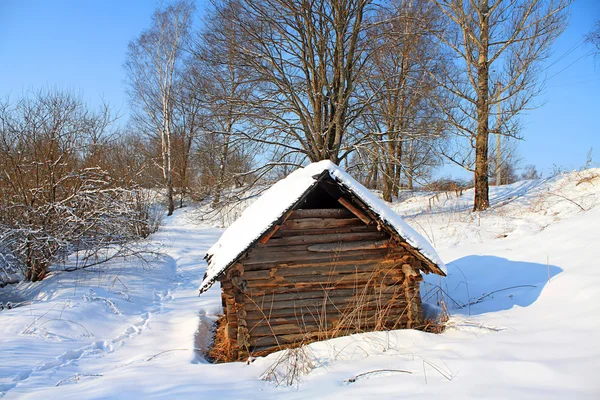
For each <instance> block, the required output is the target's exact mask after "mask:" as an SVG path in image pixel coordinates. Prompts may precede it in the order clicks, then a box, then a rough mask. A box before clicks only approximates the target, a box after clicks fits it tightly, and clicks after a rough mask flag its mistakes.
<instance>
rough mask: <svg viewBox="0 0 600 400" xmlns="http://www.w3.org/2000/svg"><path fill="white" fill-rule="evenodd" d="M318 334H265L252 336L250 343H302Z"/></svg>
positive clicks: (254, 344) (270, 344)
mask: <svg viewBox="0 0 600 400" xmlns="http://www.w3.org/2000/svg"><path fill="white" fill-rule="evenodd" d="M316 336H317V335H316V334H314V333H306V334H295V335H279V336H265V337H259V338H253V337H251V338H250V345H251V346H253V347H256V346H272V345H282V344H290V343H301V342H305V341H310V340H311V338H314V337H316Z"/></svg>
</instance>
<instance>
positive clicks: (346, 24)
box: [217, 0, 372, 163]
mask: <svg viewBox="0 0 600 400" xmlns="http://www.w3.org/2000/svg"><path fill="white" fill-rule="evenodd" d="M233 2H235V3H236V5H235V9H236V10H237V12H236V13H234V14H232V15H231V16H230V21H232V22H233V23H235V25H236V31H239V32H241V33H242V35H243V36H244V38H245V46H243V47H240V48H239V49H238V51H239V52H240V59H241V60H242V63H243V64H244V65H245V66H247V67H248V68H251V69H252V70H253V72H254V73H255V74H256V76H257V79H258V81H259V82H260V87H259V88H258V89H257V90H256V91H255V92H254V96H252V97H251V98H249V99H248V102H249V104H251V105H252V107H253V109H254V111H253V116H254V117H255V118H256V119H257V120H258V121H260V122H261V123H260V124H259V125H256V126H255V130H254V131H253V133H252V139H253V140H256V141H260V142H261V143H264V144H267V145H270V146H275V147H277V148H278V149H280V150H281V152H280V153H279V154H278V155H277V157H278V159H280V160H283V159H286V157H287V156H289V155H290V154H293V153H300V154H303V155H304V156H305V157H307V158H308V159H309V160H311V161H319V160H331V161H333V162H335V163H338V162H339V161H340V160H342V159H344V158H345V157H347V156H348V154H350V153H351V152H352V151H353V150H354V147H353V144H354V143H347V140H349V137H350V135H349V129H350V126H351V125H352V124H353V123H354V121H355V119H356V118H357V116H358V115H359V114H360V111H361V109H362V107H363V105H359V104H356V103H355V102H353V98H354V96H355V93H356V88H357V84H358V82H359V81H360V79H362V76H363V75H362V72H363V68H364V66H365V61H366V58H367V54H368V51H367V49H368V44H369V43H368V42H367V41H366V40H365V32H366V30H367V26H368V25H367V16H368V14H369V12H370V11H369V6H370V4H371V2H372V1H371V0H344V1H332V0H301V1H293V0H260V1H254V0H252V1H250V0H226V1H223V2H221V3H220V4H218V6H217V10H218V12H219V10H227V9H230V8H231V6H230V5H231V3H233ZM223 12H224V11H223ZM358 140H361V138H359V139H358Z"/></svg>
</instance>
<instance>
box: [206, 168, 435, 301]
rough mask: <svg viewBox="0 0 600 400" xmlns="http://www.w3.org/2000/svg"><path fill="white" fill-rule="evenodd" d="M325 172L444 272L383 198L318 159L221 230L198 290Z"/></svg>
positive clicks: (428, 248)
mask: <svg viewBox="0 0 600 400" xmlns="http://www.w3.org/2000/svg"><path fill="white" fill-rule="evenodd" d="M325 171H328V172H329V175H330V176H331V178H333V179H334V180H335V181H336V182H338V183H339V184H340V185H342V186H343V187H344V188H345V189H346V190H348V191H350V192H351V193H352V194H353V195H354V196H356V197H357V198H358V199H360V200H361V201H362V202H363V203H364V204H365V205H366V206H367V207H368V208H369V210H370V211H371V212H372V213H374V214H376V215H377V217H378V218H379V219H380V220H381V221H382V222H383V223H385V224H387V225H388V226H389V227H391V228H392V229H393V230H394V231H396V233H397V234H398V235H399V236H400V237H401V238H403V239H404V240H405V241H406V242H407V243H408V244H410V245H411V246H412V247H414V248H415V249H416V250H418V251H419V253H421V255H423V256H424V257H425V258H426V259H428V260H429V261H431V262H432V263H433V264H434V265H436V266H437V267H438V268H439V269H440V270H441V271H442V272H443V273H444V274H446V266H445V265H444V263H443V262H442V260H441V259H440V258H439V256H438V255H437V253H436V252H435V250H434V249H433V247H432V246H431V244H430V243H429V242H428V241H427V240H426V239H425V238H424V237H423V236H421V235H420V234H419V233H417V232H416V231H415V230H414V229H413V228H411V227H410V226H409V225H408V224H407V223H406V222H404V221H403V220H402V218H400V216H398V215H397V214H396V213H395V212H393V211H392V210H391V209H390V208H389V207H388V206H387V205H386V204H385V202H384V201H383V200H381V199H379V198H377V197H376V196H375V195H374V194H373V193H372V192H371V191H370V190H368V189H367V188H365V187H364V186H363V185H361V184H360V183H358V182H357V181H356V180H355V179H354V178H352V177H351V176H350V175H348V174H347V173H346V172H345V171H344V170H343V169H342V168H340V167H339V166H337V165H335V164H334V163H332V162H331V161H320V162H317V163H312V164H309V165H308V166H306V167H304V168H299V169H297V170H296V171H294V172H292V173H291V174H290V175H288V177H287V178H285V179H282V180H280V181H279V182H277V183H275V184H274V185H273V186H272V187H271V188H269V189H268V190H267V191H265V192H264V193H263V194H262V195H261V197H260V198H259V199H258V200H256V201H255V202H254V203H252V204H251V205H250V206H249V207H248V208H247V209H246V210H245V211H244V212H243V214H242V215H241V216H240V217H239V218H238V219H237V220H236V221H235V222H234V223H233V224H232V225H231V226H230V227H229V228H228V229H227V230H226V231H225V232H224V233H223V235H222V236H221V237H220V238H219V240H218V241H217V243H215V244H214V245H213V246H212V247H211V248H210V249H209V250H208V252H207V254H206V259H207V260H208V267H207V269H206V274H205V276H204V279H203V281H202V284H201V285H200V292H204V291H205V290H207V289H208V288H209V287H210V286H212V284H213V283H214V282H215V281H216V279H217V278H218V277H219V276H220V275H221V274H222V273H223V272H224V271H225V270H226V269H227V268H228V267H229V266H231V265H232V264H233V263H234V262H236V261H237V260H238V258H239V257H240V256H242V255H243V253H244V252H246V250H248V248H249V247H251V246H252V245H253V244H254V243H255V242H256V241H257V240H259V239H260V238H261V236H262V235H263V234H265V233H266V232H267V231H268V230H269V229H270V228H271V227H272V226H273V223H274V222H276V221H277V220H279V219H280V218H281V217H282V216H283V215H284V214H285V213H286V212H287V211H289V210H290V209H291V208H292V207H293V206H294V205H295V204H296V203H297V202H298V201H299V200H300V199H301V198H302V197H303V196H304V194H305V193H307V192H309V191H310V190H311V189H312V188H313V186H315V185H316V184H317V183H318V181H317V179H318V178H319V176H321V175H322V174H323V173H324V172H325Z"/></svg>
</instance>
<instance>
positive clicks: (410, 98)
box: [363, 0, 444, 201]
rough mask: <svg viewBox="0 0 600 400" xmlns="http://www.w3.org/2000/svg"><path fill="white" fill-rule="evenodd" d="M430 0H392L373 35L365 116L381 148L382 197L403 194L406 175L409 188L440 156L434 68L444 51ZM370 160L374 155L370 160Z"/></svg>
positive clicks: (372, 142)
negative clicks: (437, 153)
mask: <svg viewBox="0 0 600 400" xmlns="http://www.w3.org/2000/svg"><path fill="white" fill-rule="evenodd" d="M436 12H437V9H436V8H435V6H432V5H431V4H430V2H428V1H427V0H421V1H411V2H405V1H401V0H398V1H392V2H391V4H390V7H389V8H382V9H381V10H380V12H378V15H377V18H376V22H377V23H376V24H375V27H374V28H373V29H371V30H370V31H369V39H370V40H372V41H373V42H378V45H376V46H374V49H373V52H372V55H371V57H370V61H369V63H368V67H369V74H368V78H367V79H365V81H364V84H363V86H364V87H365V88H366V89H365V93H366V97H371V98H372V100H371V101H367V107H366V110H365V112H364V113H363V121H364V123H365V125H366V127H365V128H366V129H367V130H368V132H367V133H365V135H366V136H367V137H369V138H370V140H369V146H367V148H368V149H371V151H375V152H377V153H379V157H377V158H378V159H379V160H380V164H381V167H380V168H381V180H382V181H383V198H384V199H385V200H387V201H391V200H392V196H393V195H395V196H397V195H398V191H399V189H400V186H401V175H405V177H406V181H407V185H408V187H409V189H412V186H413V180H414V177H415V175H417V174H418V172H419V171H422V170H423V167H425V166H432V165H435V161H437V160H439V158H438V157H437V156H434V155H433V154H432V153H433V151H432V148H433V146H432V143H431V141H432V140H435V139H437V138H439V137H440V136H441V134H442V132H443V125H442V124H441V118H440V112H439V110H437V105H438V103H439V102H435V101H433V98H434V97H435V96H438V95H439V93H438V92H439V90H438V87H437V85H436V83H435V81H434V80H433V79H432V77H431V75H430V74H429V73H428V72H427V71H429V72H430V73H435V72H436V71H439V69H440V68H439V64H440V63H442V62H444V55H443V52H442V51H441V49H440V46H439V45H438V44H437V41H436V40H435V38H434V37H433V36H432V35H431V34H430V33H429V32H430V31H432V30H433V29H434V27H435V24H436V23H437V21H438V20H439V17H438V16H437V15H436ZM369 162H371V161H369Z"/></svg>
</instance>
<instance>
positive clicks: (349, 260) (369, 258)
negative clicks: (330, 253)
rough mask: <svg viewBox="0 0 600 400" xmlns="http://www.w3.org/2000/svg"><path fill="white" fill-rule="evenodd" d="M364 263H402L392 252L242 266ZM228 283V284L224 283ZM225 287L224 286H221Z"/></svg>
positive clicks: (259, 268) (308, 265)
mask: <svg viewBox="0 0 600 400" xmlns="http://www.w3.org/2000/svg"><path fill="white" fill-rule="evenodd" d="M364 264H381V265H382V266H390V265H397V264H400V265H401V264H402V254H397V253H394V254H392V255H391V256H387V257H386V258H380V257H373V256H371V255H366V256H363V257H356V256H352V257H344V255H343V254H342V255H340V257H339V258H336V259H334V260H332V259H331V257H327V258H323V259H315V260H299V261H285V262H280V263H277V262H271V263H256V264H247V265H245V266H244V268H245V270H246V271H260V270H265V269H271V268H281V267H285V268H305V267H310V266H315V267H317V266H318V267H327V266H343V265H364ZM226 285H229V284H226ZM223 287H225V286H223Z"/></svg>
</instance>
